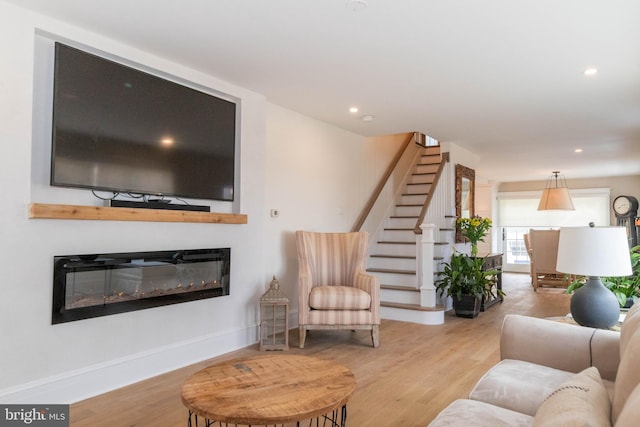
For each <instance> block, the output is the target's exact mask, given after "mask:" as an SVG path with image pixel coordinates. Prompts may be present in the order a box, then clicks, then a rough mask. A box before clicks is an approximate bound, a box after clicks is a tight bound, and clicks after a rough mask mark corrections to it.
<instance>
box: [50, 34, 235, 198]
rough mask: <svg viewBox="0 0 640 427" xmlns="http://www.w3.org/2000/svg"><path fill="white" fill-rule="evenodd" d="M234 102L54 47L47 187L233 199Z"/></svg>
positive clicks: (86, 55)
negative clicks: (50, 150)
mask: <svg viewBox="0 0 640 427" xmlns="http://www.w3.org/2000/svg"><path fill="white" fill-rule="evenodd" d="M235 143H236V104H235V103H234V102H231V101H229V100H225V99H222V98H218V97H216V96H213V95H211V94H207V93H204V92H202V91H199V90H195V89H192V88H189V87H187V86H184V85H181V84H178V83H175V82H172V81H169V80H166V79H163V78H160V77H158V76H154V75H152V74H149V73H146V72H142V71H140V70H137V69H134V68H131V67H128V66H125V65H123V64H120V63H117V62H114V61H111V60H108V59H105V58H102V57H100V56H96V55H93V54H90V53H87V52H84V51H82V50H79V49H76V48H73V47H70V46H66V45H64V44H62V43H56V44H55V66H54V95H53V144H52V155H51V185H53V186H62V187H79V188H88V189H92V190H99V191H111V192H114V193H132V194H135V195H156V196H158V195H162V196H175V197H185V198H194V199H208V200H224V201H231V200H233V196H234V174H235V170H234V165H235Z"/></svg>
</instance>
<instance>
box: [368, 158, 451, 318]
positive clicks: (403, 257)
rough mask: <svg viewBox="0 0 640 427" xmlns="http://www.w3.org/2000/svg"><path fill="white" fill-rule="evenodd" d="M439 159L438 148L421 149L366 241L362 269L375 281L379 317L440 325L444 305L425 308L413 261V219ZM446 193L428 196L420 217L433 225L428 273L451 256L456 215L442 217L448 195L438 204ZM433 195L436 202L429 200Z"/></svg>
mask: <svg viewBox="0 0 640 427" xmlns="http://www.w3.org/2000/svg"><path fill="white" fill-rule="evenodd" d="M441 160H442V156H441V153H440V147H439V146H433V147H426V148H424V149H421V152H420V153H419V155H418V157H417V159H416V162H415V163H414V166H413V169H412V170H411V173H410V174H408V175H407V178H406V182H405V183H404V188H403V190H402V191H401V192H400V194H399V195H398V196H397V197H396V201H395V205H394V206H392V207H391V208H390V209H389V211H388V212H389V213H388V215H387V217H386V218H385V219H384V220H383V222H382V226H381V227H380V228H379V229H378V232H377V233H376V234H375V235H374V236H373V238H372V239H371V240H372V244H371V247H370V255H369V259H368V262H367V267H368V268H367V271H368V272H370V273H372V274H375V275H376V276H378V277H379V279H380V288H381V290H380V299H381V304H380V313H381V317H382V318H384V319H393V320H401V321H408V322H414V323H421V324H442V323H444V310H445V307H444V306H442V305H439V304H432V305H434V306H431V307H429V306H425V304H424V295H421V292H424V290H425V284H424V283H421V280H420V267H419V264H420V262H419V258H418V257H419V253H420V244H421V240H422V237H423V236H422V234H419V233H420V228H419V225H420V224H418V221H419V220H420V217H421V212H422V210H423V207H424V205H425V202H426V200H427V197H428V195H429V193H430V192H434V191H435V188H432V187H434V185H433V183H434V179H435V178H436V174H437V171H438V168H439V166H440V163H441ZM446 172H448V171H445V173H443V174H442V179H441V180H440V181H439V183H438V186H439V187H440V186H445V187H447V186H448V181H450V180H449V179H448V177H447V173H446ZM449 190H450V189H449V188H445V189H441V190H440V191H439V193H440V194H441V195H440V196H439V197H438V196H436V194H435V193H434V195H432V196H431V201H430V204H429V209H428V210H427V212H426V215H425V216H424V221H423V223H425V224H426V223H433V224H435V225H436V231H435V237H434V243H433V258H432V259H431V260H425V261H423V262H431V263H433V269H432V270H427V271H433V272H437V271H439V270H440V264H441V263H442V261H443V260H445V259H448V258H449V257H450V254H451V245H453V242H454V238H455V236H454V226H455V216H448V215H446V212H447V211H449V212H450V209H449V208H448V206H452V205H451V204H450V202H451V200H450V197H449V198H448V200H439V199H447V196H446V194H447V193H448V192H449V193H450V191H449ZM434 196H435V199H438V200H434ZM434 202H435V203H434ZM432 205H433V206H432ZM416 231H418V233H416ZM434 275H435V274H434ZM436 278H437V277H434V280H435V279H436ZM422 281H424V280H422ZM427 281H428V280H427ZM426 286H427V287H428V286H430V285H426ZM421 287H422V291H421ZM431 289H432V288H431ZM431 293H433V292H432V291H431ZM421 301H422V304H421Z"/></svg>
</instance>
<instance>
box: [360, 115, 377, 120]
mask: <svg viewBox="0 0 640 427" xmlns="http://www.w3.org/2000/svg"><path fill="white" fill-rule="evenodd" d="M373 119H374V116H372V115H370V114H367V115H366V116H362V117H360V120H362V121H363V122H372V121H373Z"/></svg>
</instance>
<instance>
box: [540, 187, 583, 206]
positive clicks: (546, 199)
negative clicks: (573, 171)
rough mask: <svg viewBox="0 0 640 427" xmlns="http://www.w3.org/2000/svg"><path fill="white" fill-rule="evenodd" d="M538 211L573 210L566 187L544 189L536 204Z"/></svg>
mask: <svg viewBox="0 0 640 427" xmlns="http://www.w3.org/2000/svg"><path fill="white" fill-rule="evenodd" d="M538 210H539V211H550V210H569V211H572V210H575V208H574V207H573V201H572V200H571V196H570V195H569V189H568V188H567V187H556V188H545V189H544V191H543V192H542V196H541V197H540V203H538Z"/></svg>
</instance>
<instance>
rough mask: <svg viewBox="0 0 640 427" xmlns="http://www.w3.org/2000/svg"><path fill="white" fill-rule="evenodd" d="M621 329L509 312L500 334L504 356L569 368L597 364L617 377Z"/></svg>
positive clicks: (605, 373) (609, 375)
mask: <svg viewBox="0 0 640 427" xmlns="http://www.w3.org/2000/svg"><path fill="white" fill-rule="evenodd" d="M619 335H620V334H619V333H617V332H613V331H604V330H600V329H594V328H588V327H584V326H577V325H570V324H566V323H561V322H555V321H552V320H547V319H538V318H535V317H527V316H521V315H517V314H508V315H507V316H505V319H504V323H503V325H502V333H501V335H500V358H501V359H503V360H504V359H516V360H524V361H526V362H531V363H536V364H539V365H544V366H548V367H551V368H556V369H561V370H563V371H568V372H576V373H577V372H580V371H582V370H583V369H586V368H588V367H590V366H596V367H597V368H598V370H599V371H600V375H601V376H602V378H604V379H608V380H612V381H613V380H615V374H616V372H617V367H618V364H619V362H620V354H619V347H620V346H619V341H620V337H619Z"/></svg>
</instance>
